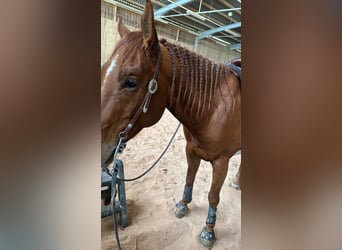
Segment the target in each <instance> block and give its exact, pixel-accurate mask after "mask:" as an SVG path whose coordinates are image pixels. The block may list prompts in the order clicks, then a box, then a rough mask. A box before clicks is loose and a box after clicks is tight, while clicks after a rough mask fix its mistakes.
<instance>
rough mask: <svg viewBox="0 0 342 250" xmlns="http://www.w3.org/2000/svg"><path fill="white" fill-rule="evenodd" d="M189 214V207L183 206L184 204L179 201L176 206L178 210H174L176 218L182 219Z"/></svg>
mask: <svg viewBox="0 0 342 250" xmlns="http://www.w3.org/2000/svg"><path fill="white" fill-rule="evenodd" d="M187 212H188V206H187V205H186V204H185V205H183V203H182V202H181V201H179V202H178V203H177V204H176V208H175V210H174V213H175V215H176V217H177V218H182V217H184V215H186V213H187Z"/></svg>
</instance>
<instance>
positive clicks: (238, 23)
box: [198, 22, 241, 39]
mask: <svg viewBox="0 0 342 250" xmlns="http://www.w3.org/2000/svg"><path fill="white" fill-rule="evenodd" d="M239 27H241V22H237V23H232V24H229V25H226V26H222V27H217V28H215V29H211V30H206V31H203V32H202V33H199V35H198V38H199V39H202V38H204V37H208V36H210V35H212V34H214V33H217V32H221V31H224V30H230V29H235V28H239Z"/></svg>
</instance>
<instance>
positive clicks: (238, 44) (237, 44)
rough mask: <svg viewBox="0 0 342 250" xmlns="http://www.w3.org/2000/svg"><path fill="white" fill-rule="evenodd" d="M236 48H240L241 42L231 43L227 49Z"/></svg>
mask: <svg viewBox="0 0 342 250" xmlns="http://www.w3.org/2000/svg"><path fill="white" fill-rule="evenodd" d="M237 49H241V43H236V44H233V45H232V46H230V48H229V50H237Z"/></svg>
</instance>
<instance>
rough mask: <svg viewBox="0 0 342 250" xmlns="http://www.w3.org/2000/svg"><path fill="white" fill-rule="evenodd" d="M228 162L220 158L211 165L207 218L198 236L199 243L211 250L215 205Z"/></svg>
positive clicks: (217, 201)
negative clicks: (211, 173)
mask: <svg viewBox="0 0 342 250" xmlns="http://www.w3.org/2000/svg"><path fill="white" fill-rule="evenodd" d="M228 160H229V158H227V157H221V158H219V159H217V160H215V161H214V162H212V163H211V164H212V166H213V177H212V183H211V187H210V191H209V194H208V200H209V209H208V216H207V219H206V225H205V227H204V228H203V230H202V232H201V234H200V243H201V244H202V245H203V246H205V247H208V248H211V247H212V246H213V244H214V242H215V232H214V227H215V223H216V211H217V205H218V203H219V201H220V191H221V188H222V185H223V183H224V180H225V178H226V176H227V171H228Z"/></svg>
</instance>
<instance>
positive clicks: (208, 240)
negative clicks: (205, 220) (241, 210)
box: [200, 227, 216, 249]
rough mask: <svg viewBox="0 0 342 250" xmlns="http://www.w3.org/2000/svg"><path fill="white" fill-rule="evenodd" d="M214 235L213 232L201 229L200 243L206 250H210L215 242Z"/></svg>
mask: <svg viewBox="0 0 342 250" xmlns="http://www.w3.org/2000/svg"><path fill="white" fill-rule="evenodd" d="M215 240H216V238H215V233H214V230H213V231H208V230H207V228H206V227H204V228H203V230H202V232H201V234H200V243H201V245H202V246H204V247H205V248H207V249H211V248H212V246H213V244H214V242H215Z"/></svg>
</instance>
